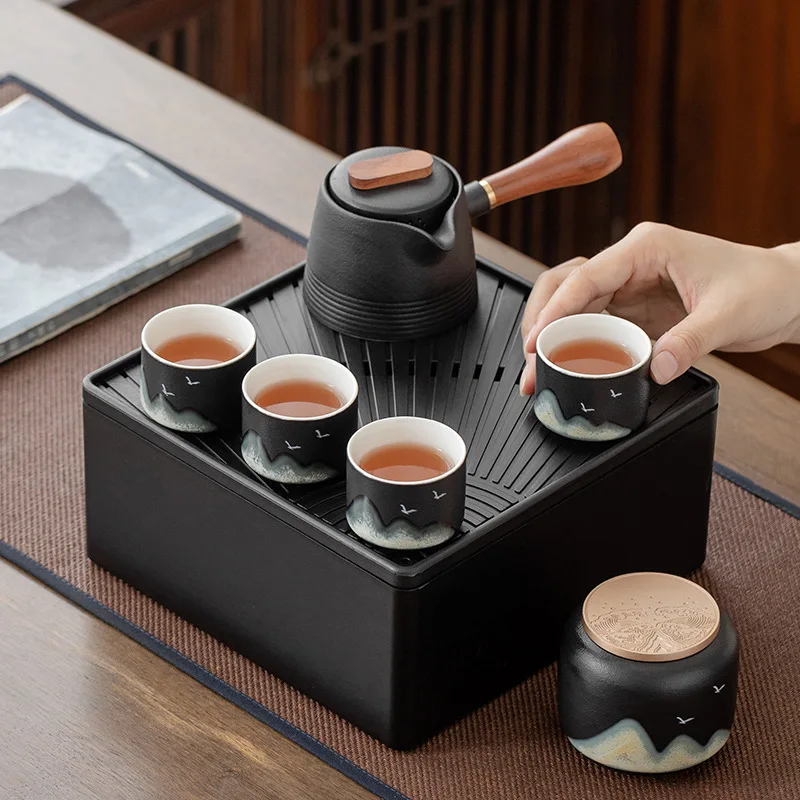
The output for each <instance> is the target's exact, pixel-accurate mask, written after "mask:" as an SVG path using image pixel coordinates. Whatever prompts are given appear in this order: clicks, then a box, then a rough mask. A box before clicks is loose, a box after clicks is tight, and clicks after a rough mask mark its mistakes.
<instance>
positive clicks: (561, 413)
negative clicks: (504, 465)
mask: <svg viewBox="0 0 800 800" xmlns="http://www.w3.org/2000/svg"><path fill="white" fill-rule="evenodd" d="M581 339H601V340H605V341H609V342H613V343H616V344H619V345H622V346H623V347H625V349H626V350H627V351H628V352H629V353H630V354H631V355H632V357H633V359H634V364H633V365H632V366H631V367H630V368H629V369H627V370H622V371H620V372H618V373H613V374H610V375H583V374H579V373H576V372H571V371H570V370H567V369H564V368H563V367H560V366H558V365H556V364H554V363H553V362H552V361H550V359H549V354H550V353H551V351H552V350H554V349H555V348H556V347H558V346H559V345H562V344H565V343H567V342H570V341H578V340H581ZM651 351H652V345H651V342H650V339H649V338H648V336H647V334H646V333H645V332H644V331H643V330H641V328H638V327H637V326H636V325H633V324H632V323H630V322H628V321H627V320H624V319H620V318H619V317H612V316H610V315H608V314H576V315H574V316H571V317H564V318H562V319H558V320H556V321H555V322H552V323H550V325H548V326H547V327H546V328H545V329H544V330H543V331H542V332H541V334H540V335H539V338H538V340H537V343H536V400H535V402H534V407H533V408H534V413H535V414H536V417H537V419H538V420H539V421H540V422H541V423H542V425H544V426H545V427H546V428H548V429H549V430H551V431H553V432H554V433H557V434H559V435H560V436H565V437H567V438H568V439H577V440H580V441H586V442H607V441H612V440H614V439H621V438H623V437H625V436H627V435H628V434H630V433H631V432H632V431H634V430H636V429H637V428H639V427H640V426H641V425H642V424H643V423H644V420H645V417H646V416H647V406H648V402H649V398H650V379H649V368H650V354H651Z"/></svg>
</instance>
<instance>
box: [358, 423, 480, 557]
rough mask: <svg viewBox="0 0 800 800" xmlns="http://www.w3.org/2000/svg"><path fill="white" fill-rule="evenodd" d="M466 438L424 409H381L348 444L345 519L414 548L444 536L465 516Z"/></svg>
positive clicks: (370, 535) (378, 538) (391, 543)
mask: <svg viewBox="0 0 800 800" xmlns="http://www.w3.org/2000/svg"><path fill="white" fill-rule="evenodd" d="M466 458H467V446H466V444H465V443H464V440H463V439H462V438H461V436H459V434H458V432H457V431H455V430H453V429H452V428H451V427H449V426H448V425H445V424H444V423H443V422H438V421H437V420H433V419H428V418H426V417H384V418H383V419H377V420H373V421H372V422H370V423H368V424H367V425H364V427H362V428H360V429H359V430H358V431H356V433H354V434H353V436H352V437H351V439H350V441H349V442H348V444H347V512H346V517H347V524H348V525H349V526H350V530H351V531H353V533H355V534H356V536H359V537H361V538H362V539H364V540H365V541H367V542H370V544H374V545H378V546H379V547H388V548H392V549H395V550H416V549H420V548H425V547H436V546H437V545H440V544H443V543H444V542H446V541H447V540H448V539H450V538H452V536H453V535H454V534H455V533H456V531H458V530H459V529H460V527H461V523H462V521H463V518H464V502H465V497H466V486H467V467H466Z"/></svg>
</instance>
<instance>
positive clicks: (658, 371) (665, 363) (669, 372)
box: [650, 350, 680, 385]
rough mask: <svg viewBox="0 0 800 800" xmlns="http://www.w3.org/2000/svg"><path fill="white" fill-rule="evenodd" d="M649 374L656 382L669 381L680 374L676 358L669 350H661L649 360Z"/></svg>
mask: <svg viewBox="0 0 800 800" xmlns="http://www.w3.org/2000/svg"><path fill="white" fill-rule="evenodd" d="M650 374H651V375H652V376H653V380H654V381H655V382H656V383H660V384H662V385H663V384H665V383H669V382H670V381H671V380H673V379H675V378H677V377H678V375H679V374H680V364H679V363H678V359H677V358H675V356H674V355H673V354H672V353H671V352H670V351H669V350H662V351H661V352H660V353H658V354H657V355H656V356H655V358H654V359H653V361H652V362H651V364H650Z"/></svg>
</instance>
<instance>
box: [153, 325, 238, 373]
mask: <svg viewBox="0 0 800 800" xmlns="http://www.w3.org/2000/svg"><path fill="white" fill-rule="evenodd" d="M155 352H156V355H158V356H160V357H161V358H163V359H164V360H165V361H169V362H171V363H172V364H181V365H183V366H186V367H210V366H213V365H215V364H224V363H225V362H226V361H230V360H231V359H233V358H236V356H238V355H239V354H240V353H241V352H242V351H241V349H240V348H239V347H237V346H236V345H235V344H234V343H233V342H232V341H231V340H230V339H225V338H223V337H221V336H214V335H212V334H209V333H190V334H186V335H185V336H178V337H176V338H174V339H169V340H168V341H166V342H164V344H162V345H161V346H160V347H158V348H156V351H155Z"/></svg>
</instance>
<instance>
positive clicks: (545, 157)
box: [465, 122, 622, 217]
mask: <svg viewBox="0 0 800 800" xmlns="http://www.w3.org/2000/svg"><path fill="white" fill-rule="evenodd" d="M621 163H622V150H621V149H620V146H619V141H618V140H617V137H616V134H615V133H614V131H613V130H611V127H610V126H609V125H607V124H606V123H605V122H593V123H592V124H590V125H582V126H581V127H579V128H574V129H573V130H571V131H568V132H567V133H565V134H564V135H563V136H559V137H558V139H556V140H555V141H553V142H550V144H548V145H547V146H545V147H543V148H542V149H541V150H538V151H537V152H535V153H534V154H533V155H530V156H528V157H527V158H524V159H522V161H518V162H517V163H516V164H512V165H511V166H510V167H506V168H505V169H501V170H500V171H499V172H495V173H494V174H493V175H488V176H487V177H485V178H483V180H480V181H472V183H469V184H467V186H466V187H465V192H466V195H467V203H468V205H469V210H470V214H471V215H472V216H473V217H477V216H480V215H481V214H485V213H486V212H487V211H490V210H491V209H493V208H496V207H497V206H501V205H503V204H504V203H508V202H510V201H511V200H518V199H519V198H520V197H528V196H529V195H532V194H538V193H539V192H546V191H548V190H549V189H561V188H563V187H565V186H578V185H580V184H582V183H591V182H592V181H596V180H599V179H600V178H604V177H605V176H606V175H608V174H610V173H612V172H613V171H614V170H615V169H616V168H617V167H618V166H619V165H620V164H621Z"/></svg>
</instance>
